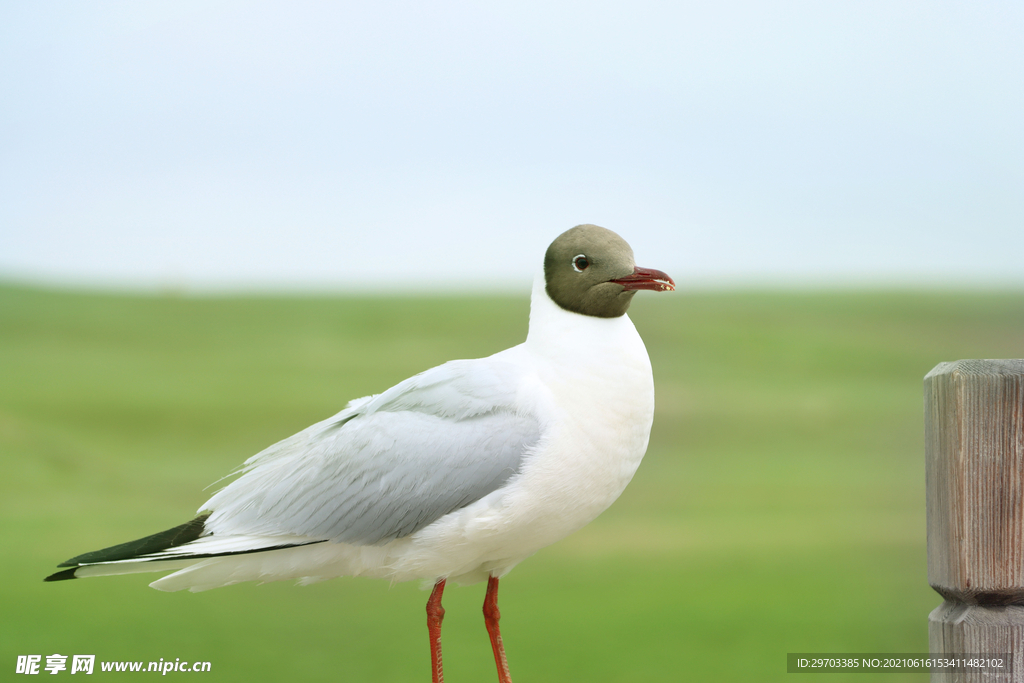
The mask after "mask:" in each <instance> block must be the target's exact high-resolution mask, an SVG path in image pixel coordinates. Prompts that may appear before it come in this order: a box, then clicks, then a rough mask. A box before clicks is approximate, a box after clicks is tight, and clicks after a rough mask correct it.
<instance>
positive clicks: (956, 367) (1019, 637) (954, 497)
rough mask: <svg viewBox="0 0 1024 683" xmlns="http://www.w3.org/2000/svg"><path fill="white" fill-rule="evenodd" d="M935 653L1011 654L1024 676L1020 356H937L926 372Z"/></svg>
mask: <svg viewBox="0 0 1024 683" xmlns="http://www.w3.org/2000/svg"><path fill="white" fill-rule="evenodd" d="M924 393H925V463H926V466H925V477H926V485H927V505H928V582H929V584H930V585H931V586H932V588H934V589H935V590H936V591H938V592H939V594H940V595H942V596H943V597H944V598H945V599H946V602H945V603H944V604H942V605H941V606H940V607H938V608H937V609H935V610H934V611H933V612H932V613H931V615H929V618H928V621H929V629H928V631H929V646H930V648H931V651H932V653H933V654H939V653H942V654H954V653H998V652H1012V653H1013V656H1014V672H1013V674H1012V675H1006V674H980V673H975V674H941V675H940V674H935V675H933V676H932V680H933V681H939V680H942V681H964V682H967V681H1024V660H1022V657H1024V359H1018V360H961V361H956V362H953V363H941V364H939V365H938V366H936V367H935V369H933V370H932V371H931V372H930V373H928V375H927V376H926V377H925V380H924Z"/></svg>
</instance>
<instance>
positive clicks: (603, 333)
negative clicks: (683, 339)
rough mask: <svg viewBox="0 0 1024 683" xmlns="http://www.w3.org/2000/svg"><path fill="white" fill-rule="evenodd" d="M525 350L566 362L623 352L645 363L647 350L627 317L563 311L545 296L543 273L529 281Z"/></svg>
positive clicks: (546, 294)
mask: <svg viewBox="0 0 1024 683" xmlns="http://www.w3.org/2000/svg"><path fill="white" fill-rule="evenodd" d="M526 346H527V348H529V349H530V351H531V352H532V353H535V354H537V355H540V356H547V357H549V358H552V359H553V360H568V361H570V362H571V361H572V359H573V357H574V356H575V357H579V356H580V355H584V354H585V355H588V356H590V357H591V358H594V357H595V356H602V355H604V354H606V353H609V352H611V353H615V354H621V353H622V352H623V351H625V352H626V353H630V352H633V353H636V352H639V353H642V355H643V357H644V359H645V360H646V357H647V350H646V348H644V345H643V341H641V339H640V335H639V334H637V331H636V328H635V327H633V322H632V321H631V320H630V319H629V316H627V315H621V316H619V317H617V318H599V317H595V316H590V315H583V314H581V313H573V312H571V311H567V310H565V309H564V308H562V307H560V306H559V305H558V304H556V303H555V302H554V301H552V300H551V297H549V296H548V293H547V290H546V289H545V286H544V274H543V272H542V273H540V274H538V275H537V277H536V278H534V281H533V294H532V296H531V298H530V331H529V333H528V334H527V335H526ZM595 359H596V358H595ZM579 360H584V359H582V358H579ZM648 362H649V361H648Z"/></svg>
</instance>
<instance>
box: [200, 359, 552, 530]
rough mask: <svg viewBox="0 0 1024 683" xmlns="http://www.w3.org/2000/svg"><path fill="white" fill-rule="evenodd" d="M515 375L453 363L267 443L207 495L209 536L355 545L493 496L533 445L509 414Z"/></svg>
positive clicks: (533, 422)
mask: <svg viewBox="0 0 1024 683" xmlns="http://www.w3.org/2000/svg"><path fill="white" fill-rule="evenodd" d="M521 377H522V373H521V371H520V370H519V369H518V368H517V367H515V366H513V365H510V364H507V363H503V362H501V361H497V360H495V359H494V358H493V357H492V358H485V359H481V360H477V361H453V362H451V363H446V364H445V365H442V366H439V367H437V368H434V369H432V370H428V371H427V372H425V373H422V374H420V375H417V376H416V377H413V378H411V379H409V380H406V381H405V382H402V383H401V384H399V385H397V386H395V387H394V388H392V389H390V390H388V391H387V392H385V393H383V394H380V395H379V396H374V397H371V398H369V399H362V400H360V401H356V402H353V403H352V404H350V405H349V407H348V408H347V409H346V410H344V411H342V412H341V413H339V414H338V415H336V416H334V417H333V418H331V419H329V420H325V421H324V422H321V423H319V424H316V425H313V426H312V427H310V428H308V429H306V430H304V431H302V432H300V433H298V434H296V435H295V436H293V437H291V438H289V439H285V440H284V441H282V442H280V443H278V444H275V445H274V446H271V447H270V448H268V449H267V450H266V451H264V452H263V453H260V454H258V455H257V456H255V457H253V458H251V459H250V460H249V461H247V462H246V466H245V468H244V469H243V475H242V476H241V477H240V478H239V479H238V480H236V481H234V482H232V483H231V484H230V485H228V486H227V487H225V488H224V489H223V490H221V491H219V492H218V493H217V494H216V495H214V496H213V497H212V498H211V499H210V500H209V501H208V502H207V503H206V505H204V507H203V509H205V510H212V514H211V516H210V518H209V520H208V521H207V524H206V527H207V529H210V530H211V531H212V532H213V533H214V534H266V535H301V536H308V537H313V538H323V539H329V540H332V541H343V542H346V543H354V544H359V545H369V544H375V543H381V542H386V541H389V540H392V539H395V538H401V537H403V536H407V535H409V534H411V533H414V532H415V531H417V530H419V529H422V528H423V527H425V526H427V525H428V524H430V523H431V522H433V521H435V520H437V519H439V518H440V517H443V516H444V515H446V514H448V513H449V512H453V511H455V510H458V509H459V508H462V507H465V506H466V505H469V504H470V503H473V502H474V501H477V500H479V499H481V498H483V497H484V496H486V495H487V494H489V493H491V492H493V491H495V490H497V489H499V488H501V487H502V486H503V485H504V484H505V483H506V482H507V481H508V480H509V478H511V477H512V476H514V475H515V474H516V473H517V472H518V471H519V470H520V467H521V464H522V462H523V458H524V457H525V456H526V455H527V454H528V453H529V452H530V451H531V449H533V448H535V447H536V445H537V442H538V441H539V440H540V435H541V428H540V423H539V421H538V420H537V418H536V417H535V416H533V415H530V414H526V413H523V412H521V411H517V409H516V404H515V393H516V390H517V388H518V385H519V380H520V379H521Z"/></svg>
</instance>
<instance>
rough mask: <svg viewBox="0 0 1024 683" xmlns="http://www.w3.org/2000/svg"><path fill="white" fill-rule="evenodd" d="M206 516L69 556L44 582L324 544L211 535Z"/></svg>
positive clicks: (291, 538)
mask: <svg viewBox="0 0 1024 683" xmlns="http://www.w3.org/2000/svg"><path fill="white" fill-rule="evenodd" d="M209 516H210V513H209V512H207V513H204V514H201V515H199V516H198V517H196V518H195V519H193V520H191V521H189V522H186V523H185V524H181V525H179V526H176V527H173V528H171V529H167V530H166V531H161V532H159V533H156V534H152V535H150V536H146V537H144V538H139V539H136V540H134V541H129V542H127V543H121V544H119V545H114V546H111V547H109V548H103V549H102V550H94V551H92V552H89V553H85V554H83V555H78V556H77V557H72V558H71V559H70V560H68V561H66V562H61V563H60V564H59V565H57V566H58V567H69V569H64V570H62V571H59V572H56V573H55V574H51V575H50V576H47V577H46V578H45V579H43V580H44V581H66V580H68V579H80V578H85V577H89V576H110V575H115V574H136V573H141V572H159V571H168V570H172V569H182V568H186V567H189V566H192V565H194V564H196V563H199V562H201V561H203V560H206V559H209V558H215V557H226V556H229V555H245V554H248V553H260V552H265V551H269V550H280V549H283V548H295V547H298V546H303V545H312V544H314V543H323V540H322V539H311V538H309V537H306V536H242V535H231V536H214V535H213V534H212V532H210V531H209V530H208V529H206V520H207V518H208V517H209Z"/></svg>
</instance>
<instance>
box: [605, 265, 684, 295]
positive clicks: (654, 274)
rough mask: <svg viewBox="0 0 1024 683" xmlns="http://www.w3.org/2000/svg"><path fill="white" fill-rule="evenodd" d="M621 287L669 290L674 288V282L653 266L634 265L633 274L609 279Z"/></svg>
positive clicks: (656, 290)
mask: <svg viewBox="0 0 1024 683" xmlns="http://www.w3.org/2000/svg"><path fill="white" fill-rule="evenodd" d="M609 282H614V283H615V284H617V285H622V287H623V289H626V290H631V289H650V290H652V291H655V292H671V291H674V290H675V288H676V283H675V282H673V281H672V278H670V277H669V276H668V275H666V274H665V273H663V272H661V271H660V270H654V269H653V268H641V267H639V266H634V268H633V274H632V275H627V276H626V277H620V278H618V279H616V280H609Z"/></svg>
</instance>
